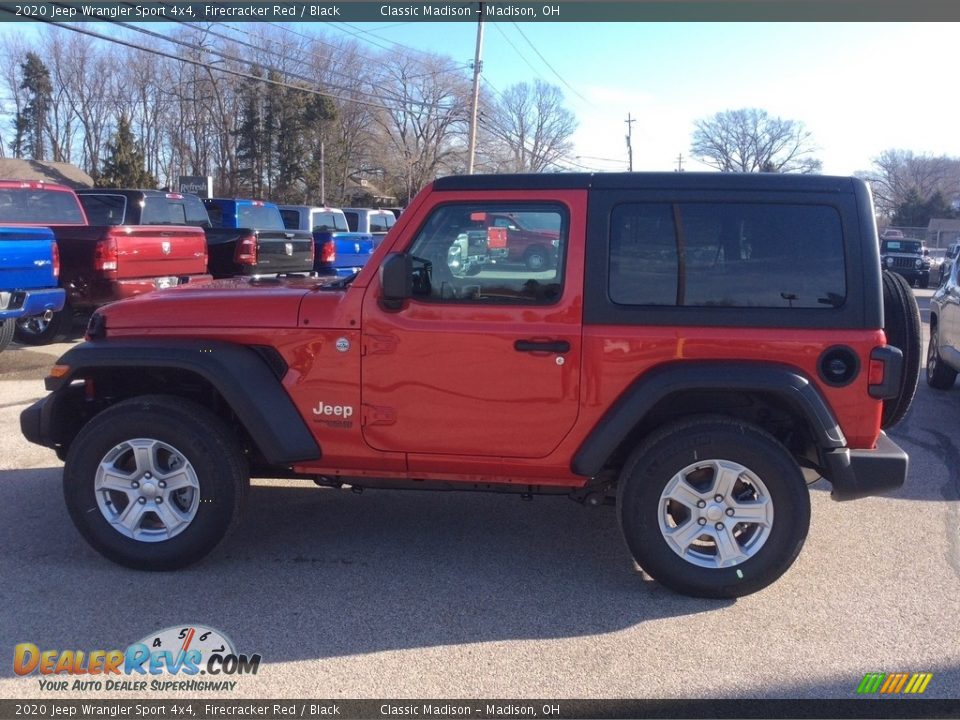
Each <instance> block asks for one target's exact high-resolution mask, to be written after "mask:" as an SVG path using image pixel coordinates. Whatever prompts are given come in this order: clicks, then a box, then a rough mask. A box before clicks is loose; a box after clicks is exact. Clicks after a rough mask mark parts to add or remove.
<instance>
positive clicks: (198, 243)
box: [0, 181, 396, 350]
mask: <svg viewBox="0 0 960 720" xmlns="http://www.w3.org/2000/svg"><path fill="white" fill-rule="evenodd" d="M350 212H351V213H352V214H351V216H349V217H352V218H353V219H354V223H355V225H356V226H358V227H359V226H362V227H365V228H372V231H366V230H365V231H362V232H356V231H351V230H350V229H349V225H348V219H349V218H348V216H347V215H346V214H345V213H344V211H341V210H339V209H335V208H318V207H306V206H284V207H283V209H282V211H281V208H280V207H279V206H278V205H276V204H274V203H271V202H264V201H260V200H247V199H237V198H212V199H207V200H201V199H200V198H199V197H198V196H196V195H189V194H183V193H175V192H167V191H163V190H143V189H104V188H93V189H82V190H77V191H74V190H72V189H70V188H67V187H64V186H61V185H55V184H49V183H37V182H20V181H0V243H2V248H3V253H2V256H0V350H2V349H3V348H4V347H6V345H8V344H9V343H10V341H11V340H12V339H13V338H14V336H15V337H16V338H17V340H18V341H20V342H23V343H27V344H32V345H43V344H47V343H50V342H53V341H54V340H55V339H58V338H59V337H61V336H62V335H63V334H65V333H66V332H67V331H68V330H69V328H70V327H71V325H72V320H73V316H74V313H77V312H81V313H88V312H91V311H92V310H94V309H96V308H97V307H99V306H101V305H103V304H105V303H107V302H110V301H113V300H119V299H122V298H125V297H130V296H133V295H139V294H142V293H144V292H149V291H151V290H155V289H160V288H167V287H174V286H177V285H183V284H186V283H189V282H196V281H198V280H207V279H211V278H228V277H237V276H248V277H249V276H256V277H262V276H268V275H269V276H276V275H288V274H313V273H316V274H321V275H332V276H346V275H350V274H352V273H354V272H356V271H358V270H359V269H360V268H361V267H362V266H363V264H364V263H365V262H366V261H367V259H368V258H369V256H370V255H371V254H372V253H373V250H374V248H375V247H376V246H377V245H378V244H379V240H380V239H382V237H383V236H384V235H385V234H386V231H387V230H388V229H389V227H392V225H393V223H394V222H395V220H396V216H395V214H394V213H392V212H390V211H387V210H365V209H362V208H351V209H350ZM387 216H389V220H387V219H386V218H387ZM374 231H375V232H374Z"/></svg>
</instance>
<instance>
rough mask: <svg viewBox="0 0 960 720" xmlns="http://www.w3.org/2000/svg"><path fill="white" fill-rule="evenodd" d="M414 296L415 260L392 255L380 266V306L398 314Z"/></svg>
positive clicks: (406, 256)
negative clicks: (404, 304)
mask: <svg viewBox="0 0 960 720" xmlns="http://www.w3.org/2000/svg"><path fill="white" fill-rule="evenodd" d="M411 295H413V258H411V257H410V256H409V255H407V254H406V253H390V254H389V255H387V257H386V258H385V259H384V261H383V264H382V265H381V266H380V305H381V306H382V307H383V309H384V310H391V311H393V312H396V311H397V310H399V309H400V308H402V307H403V303H404V302H405V301H406V300H408V299H409V298H410V296H411Z"/></svg>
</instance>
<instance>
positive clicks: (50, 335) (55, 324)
mask: <svg viewBox="0 0 960 720" xmlns="http://www.w3.org/2000/svg"><path fill="white" fill-rule="evenodd" d="M72 327H73V310H71V308H70V306H69V305H64V306H63V310H58V311H57V312H55V313H53V317H51V318H50V319H49V320H44V318H43V315H33V316H31V317H22V318H20V319H19V320H17V329H16V338H17V342H18V343H22V344H23V345H49V344H50V343H52V342H61V341H62V340H65V339H66V337H67V335H69V334H70V330H71V329H72Z"/></svg>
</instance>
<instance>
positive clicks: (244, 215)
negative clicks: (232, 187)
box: [237, 205, 285, 230]
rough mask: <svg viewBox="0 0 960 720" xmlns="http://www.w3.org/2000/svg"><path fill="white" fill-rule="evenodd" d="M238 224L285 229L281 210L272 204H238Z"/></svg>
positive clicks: (263, 228) (241, 225)
mask: <svg viewBox="0 0 960 720" xmlns="http://www.w3.org/2000/svg"><path fill="white" fill-rule="evenodd" d="M237 224H238V225H237V226H238V227H241V228H256V229H258V230H284V229H285V228H284V227H283V219H282V218H281V217H280V211H279V210H277V208H276V207H273V206H270V205H239V206H237Z"/></svg>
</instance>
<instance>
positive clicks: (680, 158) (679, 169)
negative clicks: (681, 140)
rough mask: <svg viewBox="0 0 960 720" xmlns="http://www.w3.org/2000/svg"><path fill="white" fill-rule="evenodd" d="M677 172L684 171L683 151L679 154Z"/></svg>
mask: <svg viewBox="0 0 960 720" xmlns="http://www.w3.org/2000/svg"><path fill="white" fill-rule="evenodd" d="M677 172H683V153H678V154H677Z"/></svg>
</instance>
